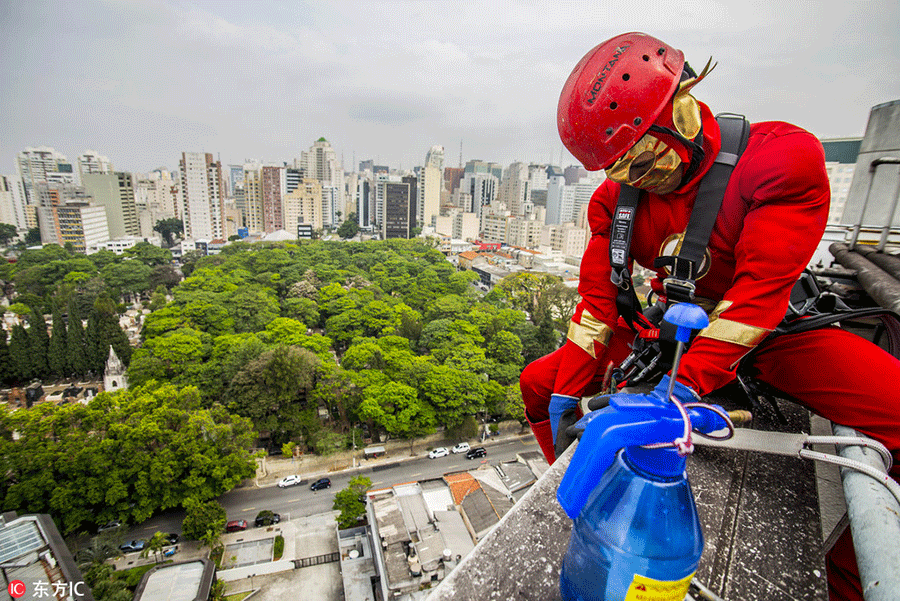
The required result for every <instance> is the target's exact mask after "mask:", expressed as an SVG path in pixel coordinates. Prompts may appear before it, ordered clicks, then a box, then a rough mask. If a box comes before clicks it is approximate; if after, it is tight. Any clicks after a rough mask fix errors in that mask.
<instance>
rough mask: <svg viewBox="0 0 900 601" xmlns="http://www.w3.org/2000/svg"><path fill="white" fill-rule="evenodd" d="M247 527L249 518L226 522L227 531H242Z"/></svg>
mask: <svg viewBox="0 0 900 601" xmlns="http://www.w3.org/2000/svg"><path fill="white" fill-rule="evenodd" d="M246 529H247V520H231V521H230V522H228V523H227V524H225V532H240V531H241V530H246Z"/></svg>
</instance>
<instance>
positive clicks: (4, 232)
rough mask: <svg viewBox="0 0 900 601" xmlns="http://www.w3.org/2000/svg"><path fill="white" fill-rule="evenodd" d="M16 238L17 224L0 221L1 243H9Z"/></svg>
mask: <svg viewBox="0 0 900 601" xmlns="http://www.w3.org/2000/svg"><path fill="white" fill-rule="evenodd" d="M15 239H16V226H14V225H10V224H8V223H0V244H2V245H4V246H5V245H7V244H9V242H10V241H11V240H15Z"/></svg>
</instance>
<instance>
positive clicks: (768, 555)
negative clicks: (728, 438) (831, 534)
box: [427, 400, 828, 601]
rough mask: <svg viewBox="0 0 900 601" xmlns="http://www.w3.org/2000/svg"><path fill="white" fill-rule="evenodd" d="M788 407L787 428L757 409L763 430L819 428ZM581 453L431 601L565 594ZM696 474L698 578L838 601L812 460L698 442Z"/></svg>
mask: <svg viewBox="0 0 900 601" xmlns="http://www.w3.org/2000/svg"><path fill="white" fill-rule="evenodd" d="M717 401H718V400H717ZM723 404H724V403H723ZM779 407H780V408H781V410H782V412H783V413H784V414H785V416H786V418H787V422H788V423H787V424H781V423H779V422H778V420H777V419H776V418H775V417H774V415H771V416H769V415H763V416H760V415H757V416H756V418H755V419H754V422H755V423H754V424H753V427H754V428H755V429H760V430H780V431H785V432H809V414H808V412H807V411H806V410H805V409H803V408H801V407H799V406H797V405H794V404H791V403H786V402H780V401H779ZM760 409H765V408H764V407H761V408H760ZM762 413H765V411H763V412H762ZM573 451H574V445H573V447H570V448H569V450H568V451H567V452H566V453H565V454H564V455H563V456H562V457H561V458H560V459H559V460H558V461H557V462H556V463H555V464H553V466H551V468H550V469H549V470H548V471H547V472H546V473H545V474H544V475H543V477H542V478H541V479H540V480H539V481H538V482H537V483H536V484H535V485H534V486H533V487H532V489H531V490H530V491H529V492H528V493H527V494H526V495H525V496H524V497H523V498H522V499H521V500H520V501H519V502H518V503H517V504H516V506H515V507H513V509H512V510H510V511H509V512H508V513H507V514H506V515H505V516H504V517H503V519H502V520H501V521H500V522H499V523H498V524H497V526H496V527H495V528H494V530H493V531H492V532H491V533H490V534H488V535H487V536H486V537H485V538H484V539H482V540H481V541H480V542H479V543H478V544H477V545H476V547H475V549H474V550H473V551H472V552H471V553H470V554H468V555H467V556H466V557H465V558H464V559H463V560H462V561H461V562H460V563H459V565H458V566H457V567H456V568H455V569H454V570H453V571H452V572H451V573H450V574H449V575H448V576H447V577H446V578H445V579H444V580H443V581H442V582H441V583H440V584H439V585H438V586H437V587H436V588H435V589H434V590H433V591H432V593H431V594H430V595H429V596H428V598H427V601H475V600H478V601H486V600H495V599H496V600H498V601H499V600H503V601H509V600H538V599H539V600H542V601H556V600H559V599H560V594H559V566H560V564H561V562H562V557H563V555H564V554H565V551H566V548H567V546H568V542H569V535H570V533H571V529H572V522H571V520H569V519H568V517H566V515H565V513H564V512H563V510H562V508H561V507H560V506H559V503H558V502H557V501H556V489H557V487H558V486H559V482H560V480H561V479H562V476H563V474H564V473H565V469H566V467H567V466H568V464H569V459H570V457H571V454H572V452H573ZM687 471H688V477H689V479H690V482H691V486H692V488H693V492H694V497H695V499H696V501H697V511H698V513H699V515H700V521H701V524H702V526H703V534H704V538H705V540H706V545H705V548H704V552H703V557H702V559H701V560H700V566H699V567H698V569H697V573H696V576H695V580H696V581H699V582H700V583H702V584H703V585H704V586H705V587H706V588H707V589H710V590H711V591H712V592H713V593H715V594H716V595H719V596H720V597H722V598H724V599H729V600H742V601H752V600H754V599H766V600H767V601H781V600H784V601H788V600H793V599H804V600H822V601H825V600H827V599H828V593H827V584H826V580H825V562H824V544H823V536H822V532H821V527H820V516H819V503H818V494H817V490H816V471H815V466H814V464H813V462H812V461H804V460H801V459H795V458H793V457H786V456H779V455H769V454H762V453H756V452H750V451H735V450H731V449H723V448H712V447H701V446H697V447H696V449H695V451H694V454H693V456H692V457H691V458H690V459H689V460H688V468H687Z"/></svg>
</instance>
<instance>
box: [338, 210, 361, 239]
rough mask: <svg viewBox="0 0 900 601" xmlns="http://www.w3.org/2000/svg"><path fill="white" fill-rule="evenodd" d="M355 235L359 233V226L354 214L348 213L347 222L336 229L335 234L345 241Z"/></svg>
mask: <svg viewBox="0 0 900 601" xmlns="http://www.w3.org/2000/svg"><path fill="white" fill-rule="evenodd" d="M357 233H359V224H358V223H357V217H356V213H350V215H348V216H347V220H346V221H345V222H344V223H342V224H341V226H340V227H339V228H338V230H337V234H338V236H340V237H341V238H343V239H344V240H346V239H348V238H352V237H353V236H355V235H356V234H357Z"/></svg>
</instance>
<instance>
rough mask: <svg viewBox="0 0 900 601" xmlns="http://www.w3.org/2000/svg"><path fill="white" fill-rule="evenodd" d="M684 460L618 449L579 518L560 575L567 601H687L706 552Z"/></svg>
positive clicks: (663, 453) (660, 451)
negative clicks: (645, 600) (692, 580)
mask: <svg viewBox="0 0 900 601" xmlns="http://www.w3.org/2000/svg"><path fill="white" fill-rule="evenodd" d="M684 465H685V462H684V459H683V458H682V457H679V456H678V454H677V453H676V452H675V451H674V450H673V449H653V450H649V449H643V448H640V447H629V448H626V449H623V450H622V451H619V452H618V454H617V455H616V457H615V460H614V461H613V463H612V465H611V466H610V467H609V469H608V470H607V471H606V472H605V473H604V475H603V477H602V478H601V480H600V483H599V484H598V485H597V486H596V488H594V490H593V492H591V494H590V495H589V497H588V499H587V502H586V503H585V505H584V508H583V510H582V511H581V512H580V514H579V515H578V517H577V518H576V519H575V523H574V526H573V530H572V538H571V540H570V542H569V548H568V551H567V552H566V556H565V558H564V559H563V564H562V569H561V571H560V592H561V594H562V598H563V600H564V601H626V600H627V601H633V600H638V599H654V600H659V601H670V600H671V601H682V600H683V599H684V597H685V594H686V593H687V590H688V586H689V584H690V581H691V577H692V576H693V574H694V572H695V571H696V569H697V564H698V563H699V562H700V556H701V554H702V553H703V533H702V531H701V529H700V521H699V519H698V517H697V509H696V506H695V504H694V495H693V493H692V492H691V488H690V485H689V484H688V481H687V477H686V475H685V472H684Z"/></svg>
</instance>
